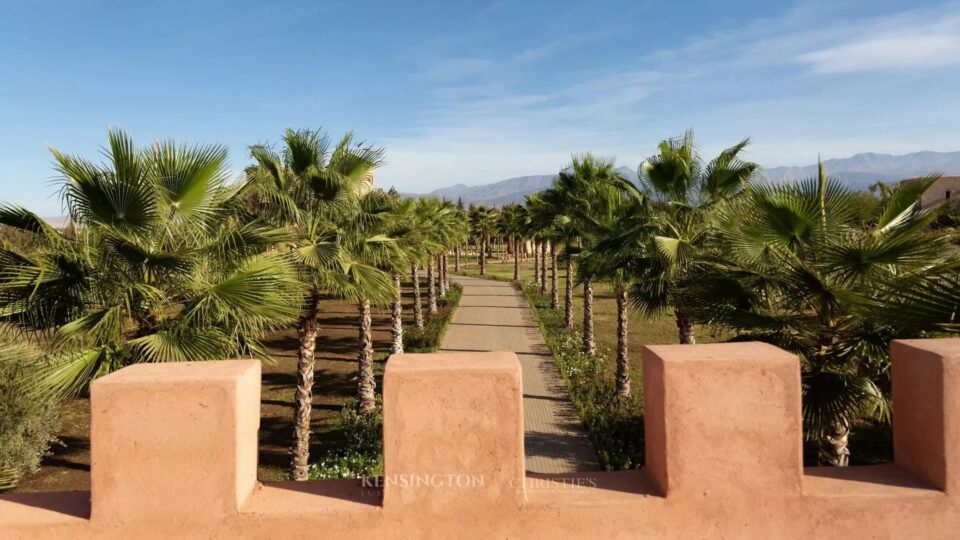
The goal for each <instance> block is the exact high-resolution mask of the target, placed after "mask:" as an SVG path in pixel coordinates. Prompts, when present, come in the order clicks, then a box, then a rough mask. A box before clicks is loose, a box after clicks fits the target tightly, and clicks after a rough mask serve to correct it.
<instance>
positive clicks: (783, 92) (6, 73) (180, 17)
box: [0, 0, 960, 216]
mask: <svg viewBox="0 0 960 540" xmlns="http://www.w3.org/2000/svg"><path fill="white" fill-rule="evenodd" d="M2 1H3V2H4V5H3V6H2V16H0V200H4V201H8V202H16V203H20V204H25V205H27V206H29V207H30V208H32V209H34V210H36V211H38V212H40V213H41V214H42V215H50V216H52V215H57V214H59V213H60V203H59V200H58V199H57V197H56V186H55V185H54V184H53V183H52V182H51V181H52V180H53V179H54V173H53V171H52V169H51V167H50V154H49V151H48V150H47V146H48V145H50V146H54V147H56V148H58V149H60V150H62V151H65V152H68V153H77V154H82V155H86V156H90V157H95V156H96V155H97V153H98V152H99V149H100V146H101V145H102V144H103V142H104V140H105V133H106V130H107V128H109V127H111V126H119V127H122V128H124V129H126V130H127V131H129V132H130V133H131V134H132V135H133V136H134V137H135V139H136V140H137V141H138V142H140V143H142V144H146V143H149V142H150V141H153V140H156V139H161V138H174V139H176V140H178V141H184V142H202V143H221V144H224V145H227V146H228V148H229V149H230V155H231V164H232V167H233V168H234V169H235V170H237V171H239V170H241V169H242V168H243V166H244V165H246V164H247V163H248V162H249V158H248V155H247V147H248V146H249V145H250V144H253V143H259V142H270V141H276V140H277V139H278V138H279V137H280V134H281V133H282V131H283V129H284V128H285V127H288V126H289V127H323V128H325V129H327V130H329V131H330V132H331V133H332V134H334V135H339V134H341V133H342V132H344V131H346V130H349V129H352V130H354V131H356V132H357V134H358V135H359V136H360V137H361V138H363V139H365V140H368V141H371V142H376V143H378V144H381V145H383V146H385V147H386V148H387V151H388V153H387V164H386V166H385V167H384V168H383V169H382V171H381V172H380V173H378V183H379V184H380V185H383V186H387V185H395V186H396V187H398V188H399V189H401V190H403V191H418V192H419V191H428V190H430V189H433V188H435V187H441V186H445V185H450V184H453V183H458V182H463V183H467V184H479V183H487V182H492V181H496V180H500V179H503V178H506V177H510V176H520V175H525V174H543V173H550V172H555V171H557V170H559V169H560V168H561V167H562V166H563V165H564V164H565V162H567V161H568V160H569V156H570V154H571V153H573V152H583V151H593V152H596V153H599V154H602V155H605V156H611V157H615V158H616V159H617V162H618V164H621V165H627V166H630V167H636V166H637V164H638V163H639V162H640V161H641V160H642V159H643V158H644V157H646V156H648V155H649V154H651V153H652V152H653V151H654V146H655V145H656V143H657V141H658V140H660V139H662V138H665V137H668V136H673V135H679V134H681V133H682V132H683V131H684V130H685V129H687V128H693V129H694V131H695V133H696V135H697V141H698V145H699V146H700V147H701V148H702V149H703V150H704V151H706V152H715V151H717V150H719V149H720V148H722V147H724V146H727V145H729V144H732V143H734V142H736V141H737V140H739V139H740V138H741V137H744V136H750V137H751V138H752V139H753V144H752V145H751V147H750V157H751V158H752V159H754V160H755V161H758V162H760V163H761V164H763V165H766V166H771V167H772V166H777V165H804V164H809V163H812V162H815V161H816V156H817V154H818V153H820V154H822V155H823V156H824V157H845V156H848V155H852V154H854V153H857V152H866V151H874V152H889V153H906V152H911V151H917V150H943V151H947V150H960V4H958V3H956V2H922V1H917V2H887V1H883V0H874V1H862V2H855V1H842V0H841V1H829V2H828V1H804V0H801V1H799V2H783V3H778V2H773V1H760V2H753V1H743V2H736V1H727V2H716V1H700V0H673V1H670V0H651V1H642V0H627V1H609V2H608V1H592V2H570V3H566V2H534V1H518V2H506V1H500V2H490V3H485V2H480V1H469V2H455V1H447V2H429V3H428V2H364V1H349V2H302V3H296V2H240V1H231V2H203V3H202V5H194V3H180V4H178V3H174V2H164V3H162V4H161V3H156V4H154V3H151V2H127V1H117V2H94V1H89V2H14V3H12V4H10V3H9V1H8V0H2ZM7 4H10V5H7ZM197 4H201V3H197Z"/></svg>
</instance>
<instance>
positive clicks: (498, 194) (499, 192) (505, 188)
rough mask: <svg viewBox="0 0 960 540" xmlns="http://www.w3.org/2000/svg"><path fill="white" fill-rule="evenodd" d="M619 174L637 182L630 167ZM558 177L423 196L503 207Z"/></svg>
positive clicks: (536, 177)
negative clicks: (460, 199)
mask: <svg viewBox="0 0 960 540" xmlns="http://www.w3.org/2000/svg"><path fill="white" fill-rule="evenodd" d="M617 172H618V173H620V175H621V176H623V177H624V178H627V179H629V180H633V181H636V180H637V172H636V171H634V170H632V169H630V168H629V167H620V168H618V169H617ZM556 177H557V175H555V174H535V175H531V176H518V177H516V178H508V179H506V180H501V181H499V182H496V183H493V184H484V185H480V186H468V185H466V184H457V185H455V186H450V187H444V188H440V189H435V190H433V191H431V192H430V193H424V194H422V195H424V196H427V197H436V198H440V199H446V200H448V201H456V200H457V199H458V198H462V199H463V203H464V204H470V203H473V204H485V205H487V206H503V205H505V204H510V203H519V202H523V198H524V197H525V196H526V195H529V194H531V193H536V192H537V191H543V190H544V189H546V188H548V187H550V184H552V183H553V180H554V179H555V178H556Z"/></svg>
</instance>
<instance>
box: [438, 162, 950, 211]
mask: <svg viewBox="0 0 960 540" xmlns="http://www.w3.org/2000/svg"><path fill="white" fill-rule="evenodd" d="M823 165H824V167H826V170H827V174H828V175H830V176H831V177H832V178H836V179H838V180H840V181H841V182H843V183H845V184H846V185H847V186H849V187H850V188H851V189H856V190H865V189H867V188H868V187H869V186H870V185H871V184H873V183H874V182H877V181H880V182H886V183H891V182H896V181H898V180H902V179H904V178H916V177H918V176H925V175H928V174H934V173H939V174H944V175H957V174H960V151H957V152H928V151H925V152H914V153H912V154H903V155H892V154H875V153H863V154H857V155H855V156H851V157H848V158H840V159H828V160H825V161H824V162H823ZM617 172H619V173H620V175H621V176H623V177H624V178H626V179H628V180H631V181H634V182H636V181H637V171H636V170H634V169H631V168H629V167H619V168H618V169H617ZM761 174H762V176H763V177H764V178H765V179H767V180H768V181H773V182H790V181H793V180H798V179H801V178H807V177H810V176H816V174H817V165H816V164H813V165H806V166H803V167H773V168H769V169H764V170H763V171H762V173H761ZM556 177H557V175H556V174H537V175H531V176H518V177H516V178H508V179H506V180H500V181H499V182H494V183H492V184H483V185H478V186H468V185H466V184H456V185H453V186H449V187H444V188H439V189H435V190H433V191H431V192H430V193H424V194H421V195H425V196H429V197H437V198H443V199H446V200H448V201H456V200H457V199H462V200H463V202H464V204H470V203H474V204H485V205H488V206H502V205H504V204H509V203H517V202H522V201H523V198H524V196H526V195H529V194H530V193H534V192H537V191H540V190H543V189H545V188H547V187H549V186H550V184H551V183H552V182H553V179H554V178H556Z"/></svg>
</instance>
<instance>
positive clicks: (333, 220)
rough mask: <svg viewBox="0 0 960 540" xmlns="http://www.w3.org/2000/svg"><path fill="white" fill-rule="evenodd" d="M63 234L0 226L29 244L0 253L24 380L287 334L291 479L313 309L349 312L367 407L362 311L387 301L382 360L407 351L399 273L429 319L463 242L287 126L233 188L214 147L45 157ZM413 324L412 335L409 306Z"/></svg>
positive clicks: (5, 209)
mask: <svg viewBox="0 0 960 540" xmlns="http://www.w3.org/2000/svg"><path fill="white" fill-rule="evenodd" d="M53 154H54V158H55V160H56V164H57V169H58V172H59V173H60V176H61V178H60V181H59V182H60V186H61V194H62V197H63V200H64V203H65V206H66V208H67V210H68V212H69V218H70V220H69V225H68V226H67V227H66V228H65V229H63V230H57V229H54V228H53V227H51V226H50V225H49V224H47V223H46V222H45V221H44V220H43V219H41V218H40V217H38V216H37V215H36V214H34V213H32V212H30V211H28V210H26V209H24V208H21V207H17V206H10V205H7V206H2V207H0V224H2V225H5V226H6V227H8V228H11V229H15V230H19V231H21V233H22V234H24V235H28V236H29V237H30V238H31V242H30V243H29V245H30V246H31V249H30V250H22V249H17V248H15V247H13V246H8V248H5V249H2V250H0V260H2V263H0V318H2V319H3V322H6V323H11V324H13V325H15V326H16V327H17V328H19V329H21V331H22V332H23V334H24V335H25V336H27V337H29V338H31V339H36V340H37V341H39V342H41V343H42V344H44V345H45V349H46V351H47V353H46V354H45V356H44V358H43V359H42V361H40V362H38V363H37V369H36V370H35V372H34V373H33V374H32V376H31V384H33V385H35V386H36V388H37V389H38V390H41V391H43V392H46V393H47V395H53V396H57V397H65V396H70V395H76V394H80V393H83V392H85V391H86V390H87V388H88V387H89V383H90V382H91V381H92V380H93V379H95V378H96V377H99V376H101V375H104V374H107V373H109V372H111V371H114V370H116V369H119V368H121V367H123V366H127V365H130V364H135V363H140V362H170V361H191V360H205V359H211V358H235V357H256V358H262V359H268V358H269V352H268V351H267V349H266V348H265V347H264V346H263V344H262V343H261V342H260V341H259V340H260V339H262V338H263V337H264V336H265V335H266V334H267V333H269V332H271V331H274V330H279V329H283V328H289V327H293V328H295V329H296V332H297V336H298V341H299V343H298V352H297V388H296V393H295V406H294V429H293V438H292V444H291V455H292V460H291V461H292V463H291V474H292V477H293V478H294V479H296V480H305V479H306V478H307V472H308V464H309V463H308V462H309V446H310V418H311V407H312V398H313V395H312V394H313V377H314V370H315V346H316V340H317V336H318V333H319V332H320V328H319V327H318V321H317V317H318V314H319V312H320V309H321V301H322V300H323V299H325V298H336V299H341V300H348V301H351V302H355V303H356V305H357V309H358V318H357V321H358V323H357V324H358V329H359V332H358V355H357V360H358V373H359V376H358V383H357V408H358V411H359V412H361V413H367V412H370V411H373V410H374V409H375V407H376V399H375V384H376V383H375V377H374V357H373V341H372V336H371V306H373V305H390V306H391V314H392V324H391V329H392V334H393V335H392V343H391V352H392V353H399V352H403V308H402V303H401V294H400V293H401V276H402V275H403V274H405V273H406V272H407V269H410V270H411V274H412V278H413V288H414V290H415V292H416V294H417V295H419V288H420V280H419V275H418V268H419V267H420V266H422V265H426V267H427V272H428V280H427V289H428V293H427V299H426V304H427V311H428V316H430V315H432V314H434V313H435V312H436V311H437V307H436V305H437V300H438V298H442V297H443V296H444V295H445V294H446V290H447V289H448V286H449V282H448V277H447V253H448V252H449V251H450V249H451V248H452V247H453V246H455V245H456V246H459V245H462V244H463V243H464V242H465V241H466V238H467V237H468V235H469V229H468V225H467V220H466V216H465V214H464V213H463V212H459V211H457V209H456V208H455V207H454V206H453V205H452V204H449V203H446V202H443V201H438V200H432V199H420V200H408V199H404V198H402V197H400V196H399V195H398V194H396V193H395V192H389V193H388V192H384V191H382V190H377V189H375V188H374V186H373V180H374V173H375V171H376V169H377V167H378V166H379V165H380V164H381V163H382V160H383V150H382V149H380V148H377V147H374V146H372V145H368V144H364V143H362V142H357V141H355V140H354V138H353V136H352V134H349V133H348V134H347V135H345V136H344V137H342V138H341V139H340V140H338V141H336V143H335V144H334V143H332V142H331V140H330V139H329V138H328V137H327V136H326V135H325V134H324V133H323V132H321V131H315V130H303V131H293V130H288V131H287V132H286V133H285V134H284V136H283V139H282V143H281V144H280V145H279V148H275V147H273V146H270V145H264V144H258V145H254V146H252V147H251V148H250V155H251V157H252V159H253V160H254V163H255V164H254V165H252V166H250V167H248V168H247V169H246V170H245V172H244V174H243V176H242V178H241V179H240V180H239V181H237V182H231V181H230V178H229V176H230V175H229V169H228V166H227V160H226V159H227V152H226V150H225V149H224V148H223V147H219V146H183V145H176V144H174V143H172V142H161V143H156V144H153V145H150V146H148V147H144V148H138V147H136V146H135V145H134V143H133V141H132V140H131V138H130V137H129V136H127V135H126V134H125V133H123V132H121V131H111V132H109V134H108V145H107V148H105V152H104V155H105V156H106V159H105V161H104V162H103V163H101V164H95V163H93V162H91V161H89V160H86V159H83V158H80V157H74V156H68V155H65V154H62V153H60V152H59V151H56V150H54V151H53ZM414 312H415V317H414V325H415V326H417V327H420V328H422V327H423V326H424V316H423V313H422V303H421V299H420V298H419V296H418V297H417V298H415V302H414Z"/></svg>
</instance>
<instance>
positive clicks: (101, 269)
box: [0, 130, 299, 396]
mask: <svg viewBox="0 0 960 540" xmlns="http://www.w3.org/2000/svg"><path fill="white" fill-rule="evenodd" d="M107 141H108V145H107V147H106V148H105V150H104V154H105V156H106V161H105V162H104V163H102V164H95V163H93V162H91V161H89V160H87V159H84V158H81V157H74V156H68V155H66V154H62V153H60V152H59V151H57V150H53V155H54V159H55V162H56V168H57V170H58V172H59V173H60V175H61V178H60V180H59V183H60V185H61V193H62V195H63V199H64V202H65V205H66V207H67V210H68V212H69V215H70V220H71V225H70V226H69V227H68V228H67V229H65V230H62V231H60V230H55V229H53V228H52V227H50V226H49V225H48V224H47V223H46V222H44V221H43V220H42V219H41V218H39V217H38V216H37V215H36V214H34V213H32V212H30V211H28V210H26V209H24V208H21V207H17V206H7V205H4V206H2V207H0V224H3V225H6V226H8V227H11V228H14V229H17V230H20V231H22V232H23V233H24V234H26V235H29V236H30V237H32V238H33V240H34V243H35V246H36V248H37V249H36V250H35V252H32V253H21V252H18V251H16V250H14V249H2V250H0V260H2V261H3V264H2V265H0V268H2V270H0V313H2V317H0V318H2V319H3V321H4V322H11V323H15V324H16V325H17V326H19V327H20V328H23V329H25V330H26V332H25V334H24V335H25V337H27V338H31V337H43V338H49V339H50V340H51V343H50V347H49V351H50V352H49V353H47V355H46V359H45V361H44V362H43V363H42V365H43V367H42V368H41V369H40V370H39V371H38V372H37V373H36V374H35V379H34V383H35V384H36V385H37V389H41V390H42V391H43V392H44V393H46V394H48V395H49V394H53V395H58V396H62V395H70V394H77V393H80V392H84V391H86V389H87V387H88V384H89V383H90V381H91V380H92V379H94V378H96V377H98V376H100V375H104V374H106V373H109V372H111V371H114V370H116V369H119V368H122V367H124V366H127V365H130V364H135V363H140V362H170V361H185V360H206V359H217V358H230V357H244V356H246V357H249V356H256V357H259V358H268V357H269V355H268V353H267V351H266V348H265V347H264V346H263V345H262V344H261V343H260V342H259V341H258V339H259V338H260V337H262V336H263V335H264V333H265V332H267V331H269V330H272V329H276V328H280V327H281V326H282V325H284V324H288V323H290V322H292V321H293V319H294V318H295V316H296V314H297V310H298V307H299V299H298V293H299V284H298V281H297V276H296V273H295V271H294V267H293V265H292V264H291V262H290V260H289V258H288V257H284V256H281V255H276V254H269V253H265V251H266V249H267V248H269V247H271V246H273V245H274V244H276V243H277V242H279V241H282V240H284V239H285V238H286V234H285V233H284V232H283V231H280V230H277V229H275V228H272V227H270V226H268V225H267V224H265V223H263V222H260V221H256V220H249V219H247V218H246V217H245V216H244V215H243V214H244V212H243V204H242V202H243V194H244V193H245V192H246V190H248V189H249V187H250V186H249V185H248V184H247V183H245V182H241V183H238V184H229V183H228V182H227V178H228V175H229V168H228V166H227V152H226V149H225V148H223V147H219V146H183V145H177V144H174V143H173V142H169V141H168V142H158V143H155V144H153V145H150V146H148V147H144V148H137V147H136V146H135V145H134V142H133V140H132V139H131V138H130V137H129V136H128V135H127V134H125V133H124V132H122V131H118V130H112V131H110V132H109V133H108V135H107Z"/></svg>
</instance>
